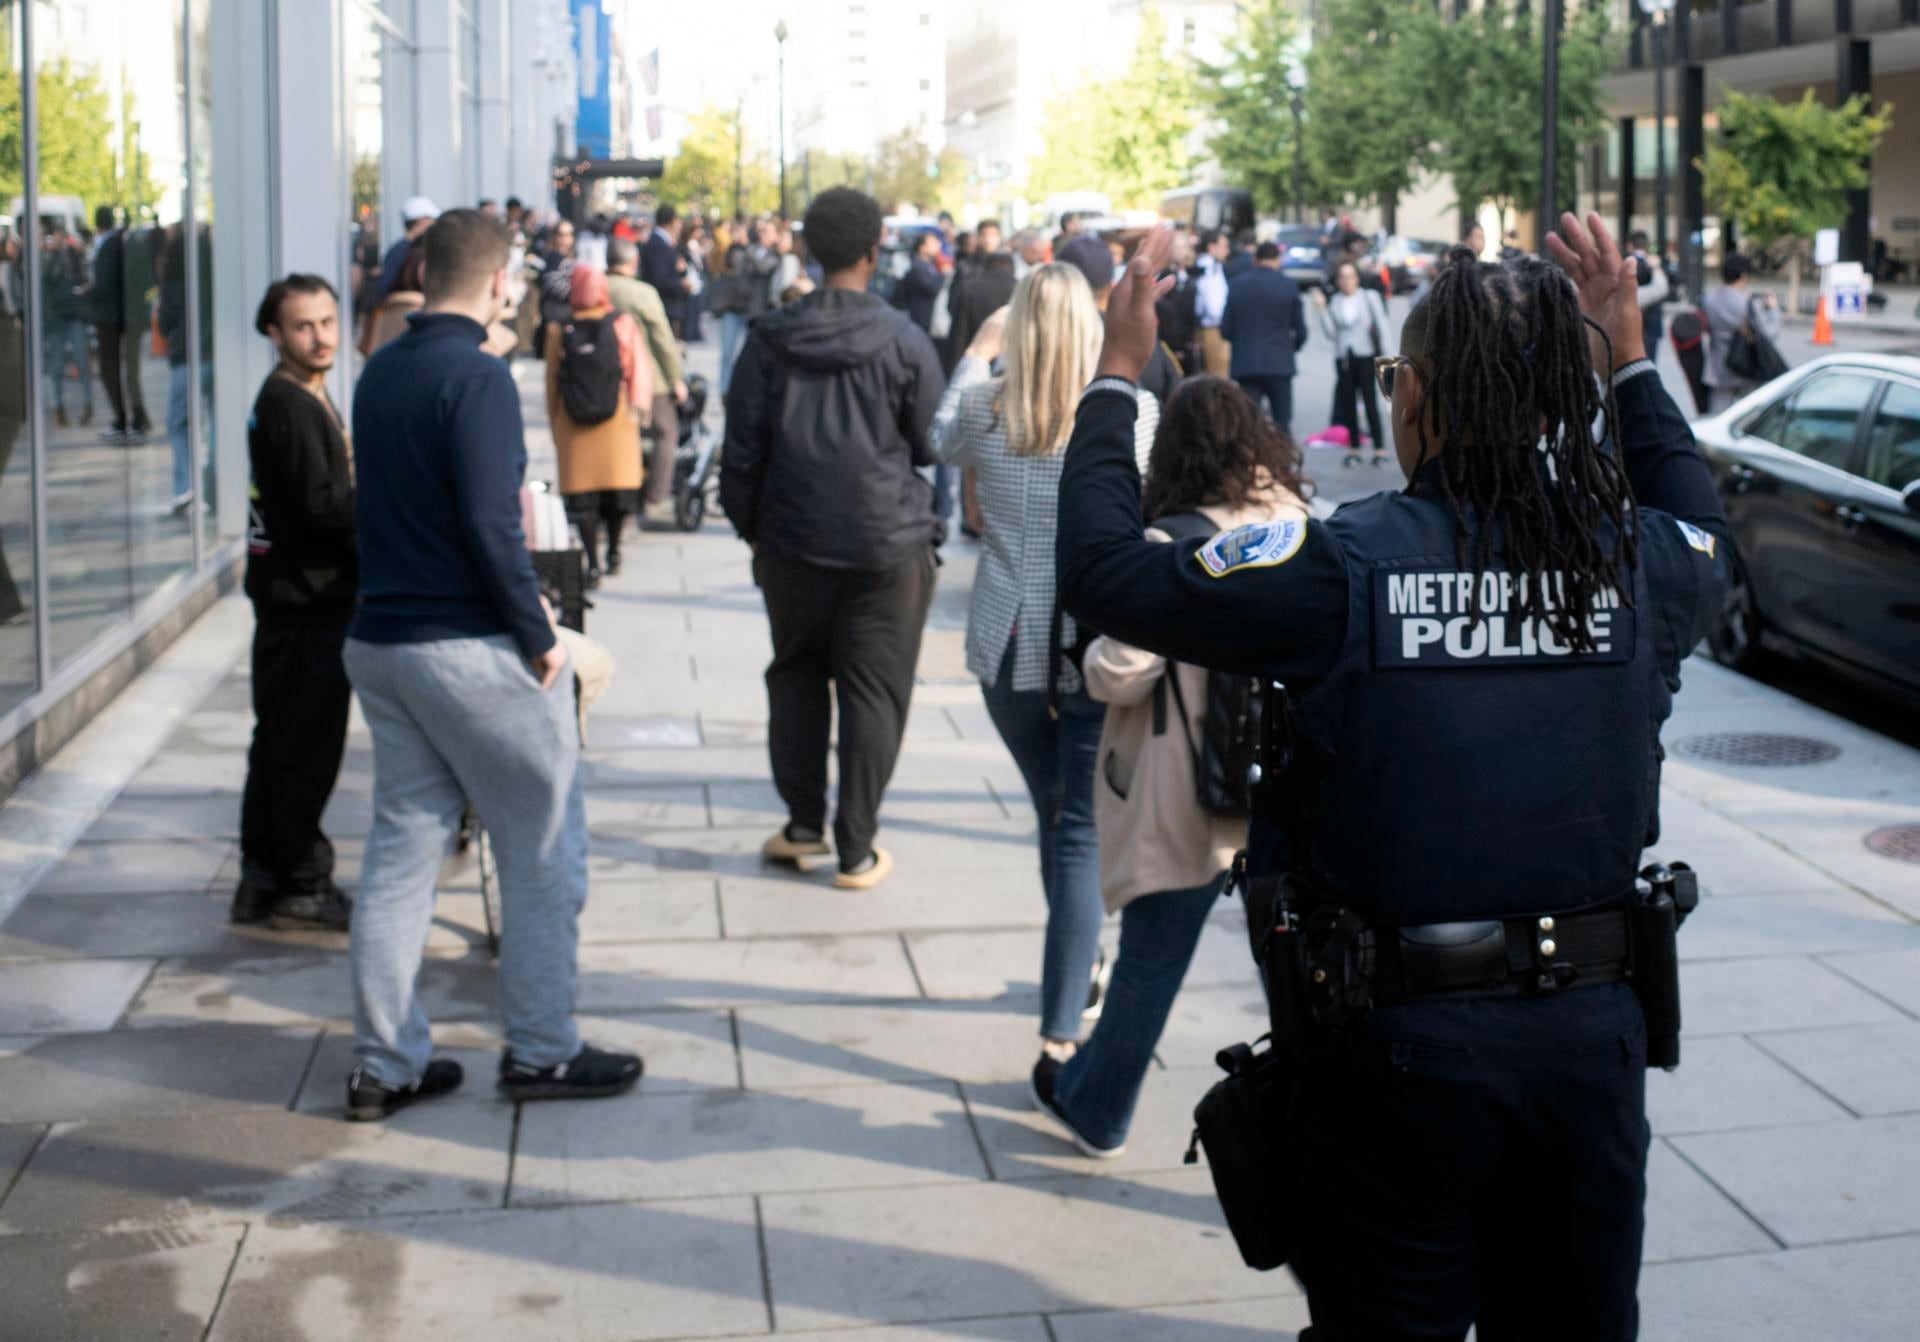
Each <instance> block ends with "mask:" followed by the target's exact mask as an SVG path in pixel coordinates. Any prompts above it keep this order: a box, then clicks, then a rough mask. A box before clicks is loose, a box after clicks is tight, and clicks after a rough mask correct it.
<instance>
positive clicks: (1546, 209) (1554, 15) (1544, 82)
mask: <svg viewBox="0 0 1920 1342" xmlns="http://www.w3.org/2000/svg"><path fill="white" fill-rule="evenodd" d="M1565 7H1566V4H1565V0H1546V3H1545V4H1544V5H1542V6H1541V9H1542V11H1543V12H1542V13H1541V16H1540V21H1541V23H1542V24H1544V25H1545V27H1544V29H1543V30H1542V32H1541V35H1540V50H1541V61H1542V67H1541V71H1540V226H1539V228H1538V229H1537V230H1536V232H1537V234H1538V235H1539V236H1538V246H1539V250H1540V255H1542V256H1545V255H1546V254H1547V234H1549V233H1551V232H1553V228H1554V225H1555V224H1556V223H1557V222H1558V221H1559V218H1560V29H1561V28H1562V27H1564V26H1565V25H1564V23H1563V21H1562V18H1563V14H1564V12H1565Z"/></svg>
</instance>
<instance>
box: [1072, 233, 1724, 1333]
mask: <svg viewBox="0 0 1920 1342" xmlns="http://www.w3.org/2000/svg"><path fill="white" fill-rule="evenodd" d="M1562 229H1563V232H1564V234H1565V236H1564V238H1561V237H1555V238H1553V239H1551V240H1550V243H1549V247H1550V250H1551V251H1552V254H1553V256H1554V259H1555V260H1556V261H1557V262H1558V263H1559V264H1558V265H1554V264H1550V263H1549V262H1547V261H1544V260H1541V259H1538V258H1533V257H1518V258H1515V259H1513V260H1511V261H1506V262H1502V263H1500V264H1485V263H1482V262H1480V261H1478V260H1476V259H1475V258H1474V256H1473V254H1472V253H1471V252H1468V251H1466V250H1465V249H1462V248H1456V249H1455V250H1454V251H1453V252H1452V253H1450V254H1449V256H1448V257H1447V259H1446V261H1445V263H1444V264H1443V265H1442V266H1440V267H1439V268H1438V273H1437V274H1436V275H1435V276H1434V279H1433V283H1432V286H1431V288H1430V289H1429V291H1428V293H1427V295H1426V297H1425V298H1424V299H1423V300H1422V301H1421V303H1420V304H1419V305H1418V306H1417V307H1416V308H1415V309H1414V310H1413V312H1412V314H1411V315H1410V316H1409V318H1408V320H1407V323H1406V327H1405V330H1404V332H1403V334H1402V343H1401V353H1400V355H1398V356H1397V357H1394V358H1392V359H1387V360H1383V361H1382V363H1381V373H1382V381H1383V382H1384V383H1386V384H1388V385H1386V386H1385V387H1384V390H1385V391H1386V392H1387V395H1388V397H1389V399H1390V400H1391V402H1392V407H1393V408H1392V413H1391V424H1392V432H1393V437H1394V445H1395V449H1396V452H1397V454H1398V456H1399V459H1400V462H1401V464H1402V466H1403V468H1404V469H1405V471H1406V474H1407V477H1408V485H1407V487H1406V489H1405V490H1404V491H1403V492H1399V493H1383V494H1379V495H1376V496H1374V497H1373V498H1370V499H1366V500H1363V501H1360V502H1358V503H1353V504H1349V505H1347V506H1346V507H1344V508H1342V509H1341V510H1340V511H1339V512H1338V513H1336V514H1335V515H1334V516H1333V517H1332V518H1330V519H1329V520H1327V521H1325V522H1322V521H1317V520H1315V521H1306V522H1302V521H1300V520H1298V519H1296V518H1284V519H1280V520H1276V521H1269V522H1259V523H1254V524H1252V525H1249V526H1243V527H1238V528H1235V529H1233V530H1230V531H1226V532H1223V533H1221V534H1219V535H1217V536H1214V537H1212V538H1211V539H1208V540H1204V541H1199V542H1193V541H1182V542H1175V543H1171V544H1154V543H1152V542H1150V541H1148V540H1146V539H1145V538H1144V537H1143V536H1142V534H1141V521H1140V509H1139V503H1138V494H1137V491H1138V489H1139V479H1138V473H1137V469H1136V467H1135V465H1134V462H1133V461H1132V459H1131V454H1130V451H1129V448H1130V444H1131V433H1132V426H1133V421H1134V417H1135V414H1136V413H1137V405H1136V402H1135V398H1134V394H1133V388H1134V385H1135V382H1136V380H1137V379H1138V377H1139V376H1140V373H1141V371H1142V369H1144V368H1145V366H1146V362H1147V358H1148V356H1149V355H1150V354H1151V352H1152V350H1153V346H1154V341H1155V329H1154V320H1153V303H1154V299H1155V297H1156V289H1157V288H1160V287H1162V286H1164V283H1165V282H1164V281H1163V282H1162V284H1161V285H1156V284H1155V282H1154V279H1153V277H1154V276H1155V275H1156V274H1158V273H1159V272H1160V269H1161V267H1162V265H1163V264H1164V259H1165V255H1166V252H1167V250H1168V246H1169V244H1168V242H1167V239H1166V235H1165V234H1159V235H1156V236H1155V237H1153V238H1151V239H1150V240H1149V241H1148V243H1147V244H1146V245H1145V246H1144V247H1143V248H1142V249H1141V254H1140V255H1139V256H1136V258H1135V260H1134V261H1133V263H1132V264H1131V266H1130V267H1129V270H1128V274H1127V276H1126V277H1125V278H1124V279H1123V280H1122V281H1121V285H1120V288H1119V290H1118V291H1117V292H1116V293H1115V295H1114V297H1113V299H1112V301H1111V302H1110V303H1109V305H1108V312H1107V323H1106V344H1105V348H1104V350H1103V352H1102V355H1101V359H1100V365H1099V369H1098V376H1097V377H1096V379H1095V381H1094V382H1093V384H1092V385H1091V386H1090V387H1089V388H1088V389H1087V392H1086V394H1085V396H1084V397H1083V398H1082V400H1081V403H1080V411H1079V418H1078V422H1077V424H1076V426H1075V430H1074V436H1073V442H1072V445H1071V446H1070V447H1069V449H1068V452H1067V464H1066V470H1065V474H1064V477H1063V479H1062V483H1061V489H1060V524H1059V546H1058V553H1059V566H1060V593H1061V599H1062V601H1063V603H1064V604H1065V607H1066V609H1067V611H1068V613H1069V614H1071V615H1072V616H1073V617H1074V618H1075V619H1077V620H1080V621H1082V622H1084V623H1086V624H1089V625H1091V626H1093V627H1095V628H1097V629H1099V630H1101V631H1102V632H1103V633H1104V634H1106V635H1107V636H1109V637H1112V638H1118V639H1123V640H1125V641H1126V642H1128V643H1130V644H1133V645H1135V646H1137V647H1140V648H1143V649H1146V650H1148V651H1151V652H1155V653H1158V654H1160V655H1162V656H1165V657H1170V658H1173V659H1176V660H1179V661H1182V662H1188V663H1198V664H1200V665H1204V666H1208V667H1211V668H1214V669H1216V670H1222V671H1233V672H1240V673H1244V674H1249V675H1254V676H1258V677H1260V678H1261V679H1262V680H1263V681H1264V682H1266V683H1268V685H1269V686H1273V687H1275V688H1273V689H1271V691H1270V693H1269V695H1268V697H1267V702H1266V710H1265V727H1264V730H1263V735H1265V736H1266V738H1267V743H1268V745H1269V747H1270V749H1267V750H1265V751H1263V752H1262V769H1263V773H1262V777H1261V783H1260V786H1259V787H1258V788H1257V789H1256V792H1255V795H1254V799H1253V801H1254V804H1253V817H1252V822H1251V825H1250V832H1249V845H1248V850H1247V856H1246V878H1247V879H1246V893H1247V904H1248V918H1249V927H1250V933H1251V934H1252V938H1253V940H1254V943H1255V945H1256V947H1257V948H1258V950H1259V952H1260V954H1261V958H1262V964H1263V968H1264V971H1265V973H1266V976H1267V981H1268V984H1269V990H1270V994H1271V998H1270V1007H1271V1015H1272V1021H1271V1023H1272V1026H1273V1031H1274V1037H1275V1040H1276V1052H1277V1053H1279V1054H1280V1056H1281V1065H1282V1066H1283V1067H1284V1068H1285V1069H1286V1070H1285V1073H1284V1075H1285V1077H1286V1080H1287V1084H1288V1085H1289V1086H1290V1088H1291V1099H1290V1101H1289V1102H1288V1103H1287V1105H1286V1106H1285V1107H1284V1108H1282V1109H1280V1110H1279V1115H1280V1116H1279V1117H1278V1118H1277V1119H1276V1121H1275V1122H1276V1130H1275V1131H1274V1132H1272V1133H1271V1136H1270V1146H1271V1149H1272V1150H1273V1151H1275V1152H1276V1153H1277V1155H1278V1158H1279V1160H1280V1168H1279V1173H1278V1175H1277V1177H1276V1178H1275V1179H1274V1181H1273V1182H1272V1184H1271V1186H1270V1187H1269V1189H1268V1192H1267V1196H1266V1206H1265V1207H1264V1210H1265V1211H1266V1212H1267V1213H1268V1215H1269V1218H1270V1220H1271V1222H1272V1224H1273V1225H1275V1226H1277V1227H1278V1235H1279V1239H1280V1240H1281V1241H1282V1242H1283V1243H1284V1246H1285V1247H1286V1248H1287V1249H1288V1250H1290V1253H1289V1255H1288V1256H1289V1257H1290V1260H1291V1263H1292V1266H1293V1269H1294V1271H1295V1273H1296V1275H1297V1276H1298V1277H1299V1279H1300V1281H1301V1283H1302V1285H1303V1286H1304V1287H1305V1290H1306V1294H1307V1301H1308V1306H1309V1309H1310V1311H1311V1313H1312V1316H1313V1326H1312V1328H1310V1329H1309V1330H1308V1332H1307V1334H1306V1336H1308V1337H1310V1338H1312V1339H1314V1342H1326V1339H1329V1338H1331V1339H1338V1340H1341V1342H1344V1340H1346V1339H1354V1338H1366V1339H1378V1338H1411V1337H1419V1338H1459V1337H1463V1336H1464V1335H1465V1334H1466V1332H1467V1331H1468V1329H1469V1328H1470V1327H1473V1326H1475V1325H1477V1326H1478V1329H1479V1334H1480V1336H1482V1337H1485V1338H1489V1339H1491V1338H1494V1337H1536V1336H1543V1335H1548V1334H1550V1335H1551V1336H1553V1337H1554V1338H1555V1339H1557V1342H1602V1340H1603V1339H1604V1340H1607V1342H1612V1340H1614V1339H1627V1338H1631V1337H1633V1336H1634V1335H1635V1333H1636V1331H1637V1328H1638V1304H1637V1301H1636V1297H1635V1288H1636V1283H1637V1280H1638V1275H1639V1265H1640V1248H1641V1237H1642V1232H1643V1210H1642V1209H1643V1205H1644V1199H1645V1194H1646V1157H1647V1143H1648V1128H1647V1119H1646V1106H1645V1088H1646V1067H1647V1065H1648V1060H1649V1057H1650V1052H1649V1047H1650V1039H1651V1037H1652V1032H1651V1031H1650V1029H1649V1023H1650V1015H1651V1009H1652V1006H1653V1005H1654V1004H1656V1003H1658V1002H1660V1001H1662V994H1665V993H1677V986H1675V985H1676V980H1674V979H1673V978H1672V977H1671V974H1670V973H1669V974H1668V975H1667V976H1666V977H1664V978H1662V977H1661V976H1660V975H1657V974H1648V973H1643V974H1641V975H1640V976H1639V977H1638V978H1636V979H1635V980H1633V981H1632V982H1631V983H1630V982H1629V981H1628V968H1629V961H1628V947H1629V946H1630V945H1631V946H1632V947H1633V948H1634V950H1633V954H1634V956H1635V962H1636V963H1639V964H1641V965H1642V966H1643V967H1651V966H1653V965H1654V964H1655V963H1656V960H1655V959H1653V958H1643V957H1642V949H1643V947H1644V950H1645V953H1646V956H1647V957H1653V956H1655V955H1656V953H1663V954H1664V957H1665V958H1664V961H1663V963H1664V964H1665V965H1666V967H1667V968H1668V970H1669V971H1670V970H1671V966H1672V956H1673V951H1674V938H1673V927H1674V918H1673V909H1674V905H1673V903H1671V902H1670V903H1668V904H1667V905H1666V907H1665V916H1666V922H1665V929H1666V932H1665V940H1664V943H1661V942H1660V941H1659V940H1658V939H1657V936H1656V934H1655V931H1656V930H1655V929H1652V928H1649V927H1648V926H1647V924H1646V923H1645V922H1644V921H1643V920H1642V919H1641V918H1640V917H1639V910H1640V909H1641V908H1642V907H1643V906H1644V905H1646V903H1647V902H1646V901H1643V900H1642V899H1641V898H1640V896H1639V893H1638V891H1637V889H1636V875H1637V873H1636V868H1637V866H1638V864H1639V859H1640V854H1641V852H1642V850H1643V849H1644V848H1645V847H1646V846H1648V844H1649V843H1650V842H1652V841H1653V840H1654V839H1655V838H1656V837H1657V835H1658V826H1659V819H1658V799H1659V764H1660V751H1659V731H1660V726H1661V723H1662V722H1664V721H1665V720H1666V718H1667V717H1668V715H1669V714H1670V713H1671V711H1672V706H1673V695H1674V692H1675V691H1676V690H1677V689H1678V687H1679V680H1680V663H1681V661H1682V660H1683V659H1684V658H1685V657H1686V655H1687V654H1688V652H1689V651H1691V649H1692V648H1693V646H1694V645H1695V644H1696V643H1697V642H1698V641H1699V640H1700V638H1701V637H1702V636H1703V635H1704V634H1705V632H1706V630H1707V629H1708V627H1709V626H1710V625H1711V623H1712V621H1713V620H1714V618H1715V617H1716V615H1717V614H1718V612H1719V610H1720V606H1721V602H1722V599H1723V597H1724V594H1725V590H1726V582H1727V577H1728V568H1727V566H1728V564H1729V562H1730V560H1731V552H1730V546H1731V541H1730V538H1729V535H1728V530H1727V525H1726V521H1725V518H1724V515H1723V514H1722V512H1721V508H1720V503H1719V499H1718V497H1717V495H1716V493H1715V490H1714V485H1713V479H1712V476H1711V474H1710V472H1709V470H1708V468H1707V466H1706V464H1705V462H1704V461H1703V459H1702V458H1701V456H1700V454H1699V452H1698V450H1697V449H1696V448H1695V446H1694V443H1693V440H1692V435H1691V433H1690V431H1689V430H1688V428H1687V424H1686V421H1685V419H1684V418H1683V417H1682V416H1681V414H1680V412H1679V410H1678V409H1677V408H1676V407H1675V406H1674V404H1673V402H1672V400H1671V399H1670V398H1669V397H1668V395H1667V393H1666V391H1665V389H1664V388H1663V387H1662V385H1661V381H1660V378H1659V375H1658V374H1657V373H1656V372H1655V370H1654V368H1653V366H1652V364H1651V363H1650V362H1648V361H1647V360H1646V359H1645V357H1644V345H1643V340H1642V327H1641V321H1640V311H1639V306H1638V303H1637V300H1636V295H1635V289H1636V283H1635V279H1636V276H1635V268H1634V264H1633V262H1632V261H1631V260H1629V259H1626V258H1623V257H1622V256H1621V254H1620V252H1619V249H1618V248H1617V247H1616V246H1615V244H1614V242H1613V239H1612V238H1611V237H1610V236H1609V235H1608V233H1607V230H1606V226H1605V225H1604V224H1603V223H1602V222H1601V220H1600V218H1599V217H1598V216H1597V215H1589V216H1588V219H1587V222H1586V223H1585V224H1584V225H1583V224H1581V223H1580V222H1579V221H1578V220H1577V219H1575V218H1574V217H1573V216H1572V215H1567V216H1564V217H1563V219H1562ZM1589 323H1591V327H1590V326H1589ZM1590 337H1591V338H1590ZM1269 771H1270V776H1269ZM1356 817H1366V818H1367V819H1366V820H1364V821H1356ZM1656 989H1657V990H1658V991H1655V990H1656ZM1668 1004H1669V1005H1670V1003H1668ZM1668 1042H1669V1043H1670V1042H1671V1040H1669V1041H1668ZM1243 1251H1244V1241H1243Z"/></svg>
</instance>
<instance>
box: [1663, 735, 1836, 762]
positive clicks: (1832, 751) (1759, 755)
mask: <svg viewBox="0 0 1920 1342" xmlns="http://www.w3.org/2000/svg"><path fill="white" fill-rule="evenodd" d="M1673 748H1674V750H1676V751H1677V752H1678V753H1680V754H1682V755H1685V756H1687V757H1688V758H1690V759H1696V760H1705V761H1707V762H1708V763H1709V764H1744V765H1748V766H1751V767H1756V768H1780V767H1784V766H1786V765H1791V764H1819V763H1820V762H1821V761H1822V760H1830V759H1833V758H1834V757H1835V756H1837V755H1839V753H1840V747H1839V746H1837V745H1835V744H1833V742H1831V741H1821V740H1818V739H1816V738H1814V737H1811V736H1783V735H1780V734H1779V733H1777V732H1709V733H1708V734H1707V735H1705V736H1688V737H1684V738H1682V739H1681V740H1679V741H1677V742H1675V743H1674V747H1673Z"/></svg>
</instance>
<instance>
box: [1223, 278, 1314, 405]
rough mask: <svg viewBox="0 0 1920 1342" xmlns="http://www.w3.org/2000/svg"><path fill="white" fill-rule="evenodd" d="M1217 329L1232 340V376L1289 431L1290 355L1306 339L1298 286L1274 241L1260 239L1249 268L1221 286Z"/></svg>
mask: <svg viewBox="0 0 1920 1342" xmlns="http://www.w3.org/2000/svg"><path fill="white" fill-rule="evenodd" d="M1220 334H1221V335H1222V336H1223V337H1225V339H1226V340H1227V342H1228V343H1229V344H1231V345H1232V346H1233V362H1232V365H1231V369H1230V371H1231V375H1232V377H1233V380H1234V381H1235V382H1238V383H1239V384H1240V386H1241V388H1242V389H1243V390H1244V391H1245V392H1246V393H1247V395H1249V396H1251V397H1253V403H1254V404H1255V405H1259V404H1260V402H1261V399H1262V398H1263V397H1264V398H1265V400H1266V403H1267V414H1268V416H1269V417H1270V418H1271V419H1272V420H1273V422H1274V423H1275V424H1278V425H1279V426H1280V427H1281V428H1282V429H1284V430H1286V431H1287V432H1289V433H1291V432H1292V431H1293V374H1294V359H1293V356H1294V354H1295V353H1296V352H1297V351H1298V350H1299V349H1300V347H1301V346H1302V345H1304V344H1306V343H1307V309H1306V305H1305V304H1304V303H1302V302H1301V301H1300V286H1299V285H1297V284H1295V283H1294V282H1293V281H1292V280H1290V279H1288V278H1287V277H1286V276H1285V275H1284V274H1282V273H1281V271H1280V247H1279V244H1278V243H1272V242H1263V243H1261V244H1260V246H1259V249H1258V250H1257V251H1256V252H1255V253H1254V266H1253V269H1252V270H1249V271H1248V272H1246V274H1244V275H1242V276H1241V277H1240V278H1239V279H1237V280H1234V281H1233V282H1232V283H1231V284H1229V285H1228V286H1227V310H1226V313H1225V314H1224V315H1223V316H1222V317H1221V318H1220Z"/></svg>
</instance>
